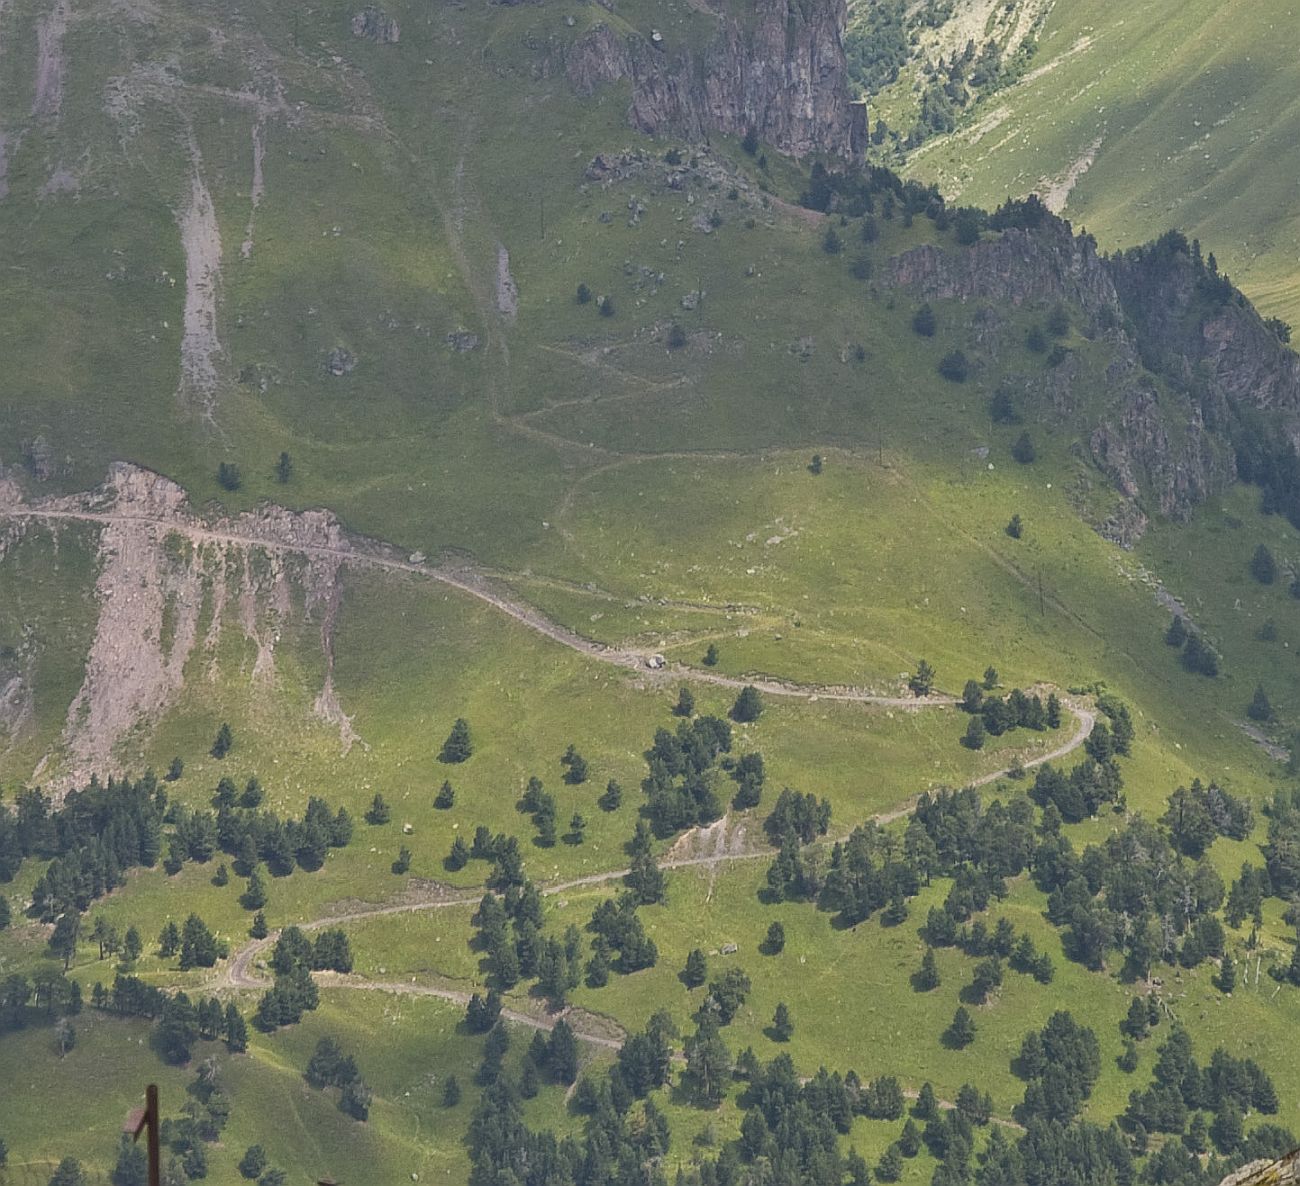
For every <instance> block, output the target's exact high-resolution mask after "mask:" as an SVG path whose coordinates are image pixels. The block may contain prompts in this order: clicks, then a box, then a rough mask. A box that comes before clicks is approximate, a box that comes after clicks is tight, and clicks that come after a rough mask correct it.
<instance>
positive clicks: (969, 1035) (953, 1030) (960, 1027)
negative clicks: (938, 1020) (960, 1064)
mask: <svg viewBox="0 0 1300 1186" xmlns="http://www.w3.org/2000/svg"><path fill="white" fill-rule="evenodd" d="M944 1038H945V1039H946V1041H947V1043H948V1045H950V1046H952V1047H953V1048H954V1049H956V1050H964V1049H965V1048H966V1047H967V1046H969V1045H970V1044H971V1043H972V1042H973V1041H975V1020H974V1018H972V1017H971V1015H970V1012H969V1010H967V1008H966V1007H965V1006H964V1005H958V1006H957V1012H956V1013H954V1014H953V1017H952V1024H951V1025H949V1026H948V1029H947V1031H946V1032H945V1034H944Z"/></svg>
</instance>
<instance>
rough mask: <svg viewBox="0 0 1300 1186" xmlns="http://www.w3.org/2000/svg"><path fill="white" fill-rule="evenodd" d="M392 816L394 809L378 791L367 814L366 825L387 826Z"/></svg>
mask: <svg viewBox="0 0 1300 1186" xmlns="http://www.w3.org/2000/svg"><path fill="white" fill-rule="evenodd" d="M392 816H393V813H392V809H391V808H390V807H389V806H388V802H387V800H385V798H384V797H383V795H381V794H379V792H378V791H376V792H375V797H374V798H373V799H372V800H371V801H370V810H369V811H367V812H366V823H368V824H386V823H388V821H389V820H390V819H392Z"/></svg>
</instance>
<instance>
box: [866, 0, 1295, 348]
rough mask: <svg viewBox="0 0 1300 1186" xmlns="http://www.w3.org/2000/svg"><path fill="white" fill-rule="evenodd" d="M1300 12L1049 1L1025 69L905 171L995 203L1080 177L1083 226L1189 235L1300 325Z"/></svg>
mask: <svg viewBox="0 0 1300 1186" xmlns="http://www.w3.org/2000/svg"><path fill="white" fill-rule="evenodd" d="M1294 19H1295V14H1294V11H1293V9H1292V7H1291V5H1290V4H1289V2H1286V0H1264V2H1262V3H1246V2H1241V0H1239V2H1235V3H1227V4H1223V3H1213V2H1212V0H1191V2H1188V3H1184V2H1181V0H1139V2H1138V3H1134V4H1117V3H1114V2H1113V0H1082V2H1081V3H1074V4H1056V5H1053V6H1051V10H1050V13H1049V15H1048V16H1047V19H1046V21H1045V23H1044V25H1043V28H1042V31H1041V33H1040V35H1039V38H1038V50H1037V54H1036V55H1035V57H1034V58H1033V60H1032V67H1031V70H1030V72H1029V73H1028V75H1027V76H1026V77H1025V78H1024V79H1023V80H1022V81H1021V82H1019V83H1018V84H1016V85H1014V86H1012V87H1010V88H1008V89H1005V90H1002V91H1000V92H997V93H996V94H993V95H991V96H990V97H989V98H987V99H986V100H985V101H984V102H982V103H981V104H979V105H978V106H977V107H976V109H975V110H974V111H973V113H972V114H971V115H970V116H969V117H968V118H967V119H965V120H964V122H962V123H961V124H960V125H959V127H958V129H957V130H956V132H954V133H952V134H951V135H949V136H946V137H942V138H938V139H935V140H933V141H931V142H930V143H928V144H925V145H923V146H922V148H921V149H920V150H919V151H917V152H916V153H915V155H914V156H913V157H912V159H911V161H910V163H909V172H910V173H911V174H913V175H914V176H916V177H919V178H924V179H926V180H934V181H937V182H938V183H939V184H940V186H941V187H942V188H943V190H944V192H945V193H947V194H948V195H950V196H952V197H957V198H960V200H961V201H963V202H971V203H975V204H981V205H989V204H996V203H997V202H1000V201H1002V200H1003V199H1004V198H1005V197H1007V196H1008V195H1015V194H1020V193H1024V192H1025V191H1027V190H1031V189H1035V188H1038V187H1040V186H1041V187H1043V189H1044V190H1046V189H1047V188H1048V187H1050V186H1051V185H1052V184H1053V183H1055V182H1057V181H1058V180H1060V179H1064V178H1065V177H1066V176H1067V175H1068V174H1069V173H1070V172H1071V171H1072V170H1074V171H1075V172H1076V173H1077V184H1075V185H1074V187H1073V188H1072V189H1069V188H1068V187H1067V192H1068V195H1069V196H1068V202H1067V204H1066V206H1065V209H1064V213H1065V215H1066V217H1068V218H1070V219H1071V220H1072V221H1073V222H1074V223H1075V225H1076V226H1078V225H1082V226H1086V227H1087V228H1088V230H1090V231H1092V232H1093V233H1094V234H1096V235H1097V236H1098V238H1099V239H1100V241H1101V242H1102V243H1104V244H1106V245H1108V246H1113V247H1121V246H1127V245H1129V244H1133V243H1139V242H1142V241H1144V240H1147V239H1150V238H1152V237H1154V236H1155V235H1157V234H1159V233H1160V232H1161V231H1163V230H1165V229H1166V228H1168V227H1173V226H1176V227H1179V228H1181V229H1182V230H1184V231H1185V232H1186V233H1187V234H1188V235H1189V236H1199V238H1200V239H1201V241H1202V242H1203V243H1204V244H1206V245H1207V250H1208V249H1212V250H1214V251H1215V252H1216V253H1217V255H1218V258H1219V260H1220V261H1221V262H1222V264H1223V265H1224V266H1225V267H1226V268H1227V270H1228V271H1229V272H1230V273H1231V274H1232V276H1233V278H1234V279H1235V280H1236V281H1237V282H1238V283H1239V284H1240V285H1241V287H1242V288H1243V289H1244V290H1245V291H1247V292H1248V293H1249V294H1250V295H1251V297H1252V298H1253V299H1254V300H1255V301H1256V303H1257V304H1259V306H1260V307H1261V308H1262V309H1263V310H1264V311H1265V312H1267V313H1270V314H1275V315H1278V316H1281V317H1283V318H1285V319H1286V320H1288V321H1293V322H1294V321H1297V320H1300V209H1297V206H1296V202H1295V195H1294V187H1293V186H1292V184H1291V180H1292V178H1293V177H1294V176H1295V173H1296V168H1297V153H1300V148H1297V146H1298V145H1300V122H1298V121H1300V107H1297V104H1296V74H1295V71H1296V60H1295V54H1294V52H1293V49H1294V42H1293V38H1292V36H1291V32H1292V31H1293V28H1294ZM905 77H906V78H907V79H910V77H911V75H910V74H908V75H906V76H905ZM900 85H902V86H906V82H904V83H903V84H900ZM885 102H886V104H887V105H888V102H889V100H888V99H887V98H886V99H885ZM1089 162H1090V163H1089Z"/></svg>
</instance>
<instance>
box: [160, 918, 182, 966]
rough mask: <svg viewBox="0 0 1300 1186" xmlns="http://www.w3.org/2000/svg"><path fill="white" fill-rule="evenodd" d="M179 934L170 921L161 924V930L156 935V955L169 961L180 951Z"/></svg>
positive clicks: (178, 930)
mask: <svg viewBox="0 0 1300 1186" xmlns="http://www.w3.org/2000/svg"><path fill="white" fill-rule="evenodd" d="M180 945H181V932H180V929H179V928H178V927H177V926H176V924H175V923H174V922H172V921H171V919H168V920H167V922H165V923H164V924H163V929H162V930H161V931H160V932H159V933H158V954H159V955H161V956H162V957H163V959H171V957H172V956H174V955H175V954H176V952H177V951H178V950H179V949H180Z"/></svg>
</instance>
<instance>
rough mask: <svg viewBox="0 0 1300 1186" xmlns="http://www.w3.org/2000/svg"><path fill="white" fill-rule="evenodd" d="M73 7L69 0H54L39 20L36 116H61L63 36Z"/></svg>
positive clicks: (52, 117)
mask: <svg viewBox="0 0 1300 1186" xmlns="http://www.w3.org/2000/svg"><path fill="white" fill-rule="evenodd" d="M70 8H71V4H70V0H54V7H53V8H52V9H50V11H49V12H47V13H46V14H45V15H44V16H42V17H41V18H40V19H39V20H37V22H36V94H35V97H34V98H33V99H32V115H33V117H34V118H36V119H58V117H59V111H60V110H61V109H62V107H63V83H64V75H65V72H66V69H67V63H66V61H65V59H64V56H63V37H64V34H65V33H67V31H68V15H69V10H70Z"/></svg>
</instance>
